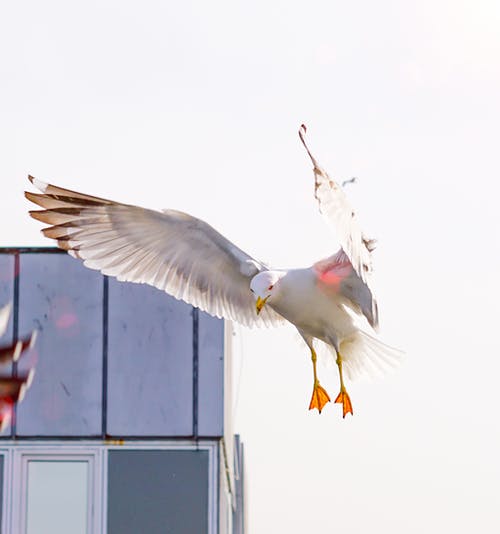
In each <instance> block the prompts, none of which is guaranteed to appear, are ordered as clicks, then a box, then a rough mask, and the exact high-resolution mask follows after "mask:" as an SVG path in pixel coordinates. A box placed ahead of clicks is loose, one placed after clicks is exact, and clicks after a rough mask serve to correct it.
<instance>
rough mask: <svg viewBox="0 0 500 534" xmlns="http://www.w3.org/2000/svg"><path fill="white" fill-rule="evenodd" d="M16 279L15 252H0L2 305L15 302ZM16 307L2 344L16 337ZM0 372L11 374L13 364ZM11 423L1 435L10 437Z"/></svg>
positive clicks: (1, 368) (1, 340) (0, 299)
mask: <svg viewBox="0 0 500 534" xmlns="http://www.w3.org/2000/svg"><path fill="white" fill-rule="evenodd" d="M14 279H15V256H14V254H8V253H0V307H3V306H5V305H6V304H8V303H9V302H11V303H12V304H14ZM14 315H15V310H14V308H12V309H11V312H10V317H9V323H8V324H7V330H6V331H5V334H4V335H3V336H2V338H1V339H0V344H1V345H8V344H10V343H12V341H13V339H14ZM0 372H1V373H2V374H3V375H9V376H10V375H11V372H12V366H11V364H8V365H4V366H3V367H0ZM10 434H11V425H10V423H9V424H8V425H6V426H5V428H4V430H3V432H2V434H0V437H2V438H6V437H10Z"/></svg>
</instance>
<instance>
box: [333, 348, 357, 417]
mask: <svg viewBox="0 0 500 534" xmlns="http://www.w3.org/2000/svg"><path fill="white" fill-rule="evenodd" d="M337 366H338V368H339V376H340V393H339V394H338V395H337V398H336V399H335V402H336V403H338V404H342V417H345V416H346V415H347V414H348V413H350V414H351V415H353V413H352V404H351V399H350V398H349V394H348V393H347V391H346V389H345V386H344V377H343V376H342V357H341V356H340V354H339V353H337Z"/></svg>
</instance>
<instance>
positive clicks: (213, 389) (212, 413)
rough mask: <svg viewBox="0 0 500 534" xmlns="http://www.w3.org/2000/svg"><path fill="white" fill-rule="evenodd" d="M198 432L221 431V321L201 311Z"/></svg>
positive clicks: (215, 433) (205, 434) (213, 434)
mask: <svg viewBox="0 0 500 534" xmlns="http://www.w3.org/2000/svg"><path fill="white" fill-rule="evenodd" d="M198 336H199V342H198V435H199V436H202V437H221V436H223V434H224V321H223V320H222V319H217V318H216V317H212V316H211V315H208V314H207V313H204V312H200V314H199V323H198Z"/></svg>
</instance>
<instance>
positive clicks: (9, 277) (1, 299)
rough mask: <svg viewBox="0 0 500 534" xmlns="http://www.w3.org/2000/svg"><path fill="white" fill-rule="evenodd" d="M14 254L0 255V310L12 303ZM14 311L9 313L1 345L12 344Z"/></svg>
mask: <svg viewBox="0 0 500 534" xmlns="http://www.w3.org/2000/svg"><path fill="white" fill-rule="evenodd" d="M14 278H15V272H14V254H5V253H3V254H2V253H0V308H2V307H3V306H5V305H6V304H8V303H9V302H12V303H13V302H14ZM13 317H14V310H13V309H12V311H11V313H10V319H9V324H8V326H7V331H6V332H5V334H4V336H3V337H2V341H1V342H2V343H3V344H7V343H12V335H13V325H14V321H13Z"/></svg>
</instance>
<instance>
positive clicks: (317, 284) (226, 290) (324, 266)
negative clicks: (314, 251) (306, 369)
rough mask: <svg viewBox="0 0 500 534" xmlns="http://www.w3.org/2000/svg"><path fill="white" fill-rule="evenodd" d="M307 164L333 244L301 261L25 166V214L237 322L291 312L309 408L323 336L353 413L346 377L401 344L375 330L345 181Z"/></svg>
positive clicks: (367, 266) (267, 320)
mask: <svg viewBox="0 0 500 534" xmlns="http://www.w3.org/2000/svg"><path fill="white" fill-rule="evenodd" d="M305 134H306V127H305V126H304V125H301V127H300V129H299V137H300V140H301V142H302V144H303V145H304V147H305V149H306V151H307V153H308V155H309V158H310V160H311V162H312V164H313V171H314V193H315V198H316V200H317V201H318V203H319V209H320V212H321V213H322V215H323V216H324V217H325V219H326V222H327V223H328V224H329V225H330V226H332V227H333V228H334V229H335V230H336V232H337V237H338V239H339V242H340V249H339V250H338V251H337V252H336V253H335V254H333V255H332V256H330V257H328V258H326V259H322V260H320V261H318V262H316V263H315V264H313V265H312V266H308V267H305V268H301V269H273V268H271V267H269V266H268V265H266V264H265V263H263V262H261V261H259V260H257V259H255V258H253V257H251V256H250V255H248V254H247V253H246V252H244V251H243V250H241V249H240V248H239V247H237V246H236V245H235V244H234V243H232V242H231V241H229V240H228V239H226V238H225V237H224V236H223V235H222V234H220V233H219V232H218V231H217V230H215V229H214V228H213V227H212V226H210V225H209V224H207V223H206V222H205V221H202V220H200V219H197V218H196V217H193V216H191V215H189V214H187V213H183V212H180V211H176V210H173V209H167V210H163V211H154V210H150V209H145V208H141V207H138V206H133V205H128V204H122V203H120V202H115V201H113V200H107V199H104V198H99V197H95V196H90V195H86V194H83V193H77V192H75V191H70V190H68V189H63V188H62V187H58V186H55V185H52V184H49V183H45V182H42V181H41V180H38V179H36V178H34V177H33V176H29V177H28V178H29V180H30V181H31V183H32V184H33V185H34V186H35V187H36V188H37V189H38V190H39V191H40V193H33V192H29V191H27V192H25V196H26V198H27V199H28V200H30V201H31V202H33V203H35V204H36V205H37V206H39V207H41V208H43V209H42V210H35V211H30V212H29V213H30V215H31V217H33V218H34V219H37V220H38V221H41V222H43V223H45V224H46V225H48V226H47V227H45V228H43V229H42V233H43V234H44V235H45V236H46V237H48V238H51V239H54V240H55V241H56V242H57V245H58V246H59V247H60V248H61V249H64V250H66V251H67V252H68V253H69V254H70V255H71V256H73V257H75V258H78V259H81V260H83V263H84V265H85V266H87V267H89V268H91V269H97V270H99V271H100V272H101V273H103V274H105V275H108V276H113V277H116V278H117V279H118V280H120V281H129V282H135V283H142V284H149V285H151V286H154V287H156V288H158V289H160V290H163V291H165V292H166V293H168V294H170V295H172V296H174V297H175V298H177V299H181V300H184V301H185V302H187V303H189V304H191V305H193V306H196V307H198V308H199V309H201V310H204V311H206V312H208V313H209V314H212V315H214V316H216V317H219V318H225V319H228V320H231V321H235V322H238V323H240V324H242V325H244V326H276V325H279V324H283V323H284V322H286V321H288V322H290V323H292V324H293V325H294V326H295V327H296V329H297V330H298V332H299V334H300V336H301V337H302V339H303V340H304V341H305V343H306V345H307V346H308V348H309V351H310V353H311V360H312V366H313V391H312V396H311V401H310V403H309V409H310V410H312V409H317V410H318V412H319V413H321V411H322V409H323V408H324V406H325V404H326V403H327V402H329V401H330V400H331V399H330V396H329V395H328V393H327V391H326V390H325V389H324V388H323V387H322V386H321V384H320V382H319V379H318V373H317V369H316V363H317V354H316V350H315V344H316V342H317V341H320V342H323V343H324V344H326V345H327V346H328V347H329V349H330V350H331V352H332V353H333V354H334V358H335V361H336V364H337V367H338V371H339V379H340V392H339V394H338V395H337V397H336V398H335V401H334V402H335V403H339V404H341V405H342V408H343V410H342V413H343V417H344V418H345V416H346V415H347V414H348V413H350V414H351V415H352V414H353V409H352V403H351V399H350V397H349V395H348V393H347V390H346V387H345V383H344V370H345V371H346V373H347V374H348V376H349V377H350V378H352V377H354V376H355V375H357V374H360V373H362V372H364V371H366V370H367V369H368V370H369V369H372V368H375V369H376V368H379V367H383V366H384V364H393V363H395V360H397V359H398V357H399V351H397V350H396V349H393V348H392V347H390V346H388V345H386V344H384V343H383V342H382V341H380V340H379V339H378V337H377V334H376V329H377V326H378V309H377V302H376V299H375V297H374V292H373V291H372V288H371V285H370V281H371V276H372V270H373V269H372V251H373V249H374V248H375V240H373V239H369V238H367V237H366V235H365V234H364V233H363V232H362V231H361V228H360V225H359V222H358V218H357V216H356V214H355V212H354V210H353V209H352V207H351V206H350V204H349V202H348V200H347V197H346V195H345V193H344V191H343V189H342V188H341V187H340V186H339V185H338V184H337V183H336V182H335V181H334V180H332V179H331V178H330V177H329V176H328V174H327V173H326V172H325V171H324V170H323V169H322V168H321V167H320V165H319V164H318V162H317V161H316V159H315V158H314V156H313V155H312V153H311V152H310V150H309V148H308V146H307V144H306V142H305Z"/></svg>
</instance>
